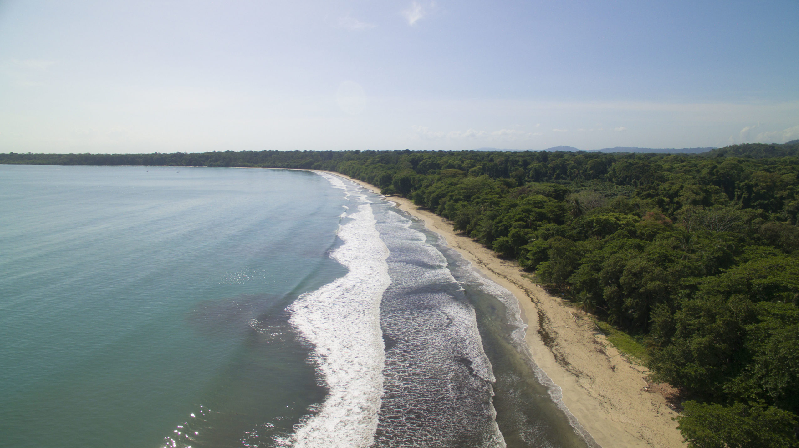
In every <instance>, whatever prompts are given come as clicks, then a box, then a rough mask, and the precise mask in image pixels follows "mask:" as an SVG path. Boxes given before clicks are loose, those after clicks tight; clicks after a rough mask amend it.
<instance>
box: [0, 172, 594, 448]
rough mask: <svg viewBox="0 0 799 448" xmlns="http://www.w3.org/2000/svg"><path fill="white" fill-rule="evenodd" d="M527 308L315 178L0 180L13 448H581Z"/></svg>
mask: <svg viewBox="0 0 799 448" xmlns="http://www.w3.org/2000/svg"><path fill="white" fill-rule="evenodd" d="M523 336H524V326H523V324H522V323H521V320H520V318H519V310H518V304H516V302H515V299H513V297H512V296H511V295H510V293H508V292H507V291H506V290H504V289H503V288H501V287H499V286H498V285H496V284H494V283H492V282H491V281H489V280H487V279H485V278H483V277H482V276H481V275H480V274H479V273H478V272H476V271H475V270H473V269H472V267H471V266H470V265H469V264H468V263H466V262H465V261H464V260H463V259H462V258H461V257H460V256H459V255H458V254H457V253H456V252H454V251H453V250H451V249H449V248H448V247H447V246H446V244H445V243H444V242H443V241H441V240H440V238H439V237H438V236H437V235H435V234H432V233H430V232H428V231H427V230H425V229H424V228H423V226H422V225H421V224H420V223H419V222H416V221H414V220H412V219H411V218H410V217H408V216H407V215H404V214H403V213H401V212H399V211H398V210H397V209H396V208H395V207H394V205H393V204H392V203H391V202H389V201H386V200H385V199H384V198H382V197H380V196H378V195H374V194H372V193H369V192H367V191H365V190H363V189H362V188H360V187H357V186H356V185H353V184H352V183H350V182H348V181H345V180H342V179H340V178H338V177H334V176H330V175H321V174H316V173H310V172H302V171H286V170H258V169H216V168H213V169H212V168H183V167H181V168H164V167H57V166H44V167H37V166H2V165H0V446H2V447H76V448H77V447H82V448H85V447H109V446H113V447H119V448H126V447H136V448H140V447H152V448H156V447H164V446H169V447H189V446H191V447H195V448H198V447H207V448H216V447H274V446H277V447H281V446H296V447H367V446H377V447H394V446H396V447H406V446H417V447H476V446H483V447H494V446H509V447H527V446H530V447H532V446H552V447H580V446H592V445H593V442H592V441H591V439H590V436H588V435H586V434H584V432H583V431H582V429H581V428H580V426H579V424H578V423H577V422H576V421H574V419H573V418H572V417H571V416H570V415H569V414H568V412H567V411H566V410H565V408H563V406H562V405H561V404H560V403H559V399H558V397H559V389H558V388H557V387H556V386H554V385H552V384H550V382H549V380H548V379H547V378H546V376H545V375H543V373H541V372H540V371H539V370H538V369H537V368H536V367H535V365H534V364H533V363H532V361H531V359H530V357H529V355H528V353H527V352H526V349H525V347H524V343H523Z"/></svg>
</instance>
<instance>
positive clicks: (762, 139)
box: [744, 125, 799, 143]
mask: <svg viewBox="0 0 799 448" xmlns="http://www.w3.org/2000/svg"><path fill="white" fill-rule="evenodd" d="M744 129H746V128H744ZM750 130H751V129H750ZM796 139H799V125H796V126H793V127H790V128H788V129H783V130H782V131H773V132H761V133H759V134H757V137H756V138H755V141H756V142H758V143H785V142H787V141H791V140H796Z"/></svg>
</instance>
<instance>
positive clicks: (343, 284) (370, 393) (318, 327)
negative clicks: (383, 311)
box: [290, 176, 390, 447]
mask: <svg viewBox="0 0 799 448" xmlns="http://www.w3.org/2000/svg"><path fill="white" fill-rule="evenodd" d="M325 177H327V176H325ZM331 177H332V176H331ZM328 180H330V179H328ZM346 190H349V188H347V189H346ZM348 192H349V191H348ZM356 194H357V193H356ZM359 197H360V200H361V201H362V203H361V204H360V205H359V206H358V207H357V211H356V212H354V213H351V214H348V215H347V216H346V217H347V218H348V219H350V220H349V221H348V222H345V223H344V224H342V226H341V227H340V229H339V237H340V238H341V240H342V241H343V244H342V245H341V246H340V247H339V248H337V249H336V250H334V251H333V253H332V254H331V256H332V257H333V258H334V259H335V260H336V261H338V262H339V263H341V264H342V265H344V266H345V267H346V268H347V269H348V270H349V272H348V273H347V274H346V275H345V276H344V277H341V278H339V279H337V280H335V281H333V282H331V283H328V284H327V285H325V286H323V287H321V288H320V289H318V290H316V291H313V292H310V293H306V294H303V295H302V296H300V298H299V299H298V300H297V301H296V302H294V304H292V306H291V307H290V312H291V314H292V317H291V319H290V322H291V324H292V325H293V326H294V327H295V328H296V329H297V330H298V332H299V333H300V334H301V335H302V336H303V337H304V338H305V339H306V340H307V341H308V342H310V343H311V344H312V345H313V347H314V352H313V355H312V356H313V361H314V362H315V363H316V365H317V368H318V369H319V372H320V374H321V377H322V379H323V381H324V382H325V385H326V386H327V387H328V389H329V395H328V397H327V398H326V400H325V402H324V403H322V406H321V409H320V410H319V413H318V414H316V415H314V416H313V417H311V418H310V419H308V420H307V421H305V422H304V423H303V424H302V425H301V426H300V427H299V428H298V429H297V431H296V433H295V434H294V436H293V439H294V446H296V447H322V446H324V447H367V446H369V445H371V444H372V443H373V441H374V434H375V431H376V429H377V423H378V411H379V410H380V405H381V398H382V394H383V376H382V370H383V365H384V363H385V353H384V344H383V339H382V332H381V330H380V302H381V299H382V297H383V292H384V291H385V290H386V288H387V287H388V285H389V283H390V279H389V276H388V265H387V263H386V258H387V257H388V249H387V248H386V246H385V244H384V243H383V242H382V240H381V239H380V235H379V233H378V232H377V229H376V228H375V218H374V215H373V213H372V209H371V204H369V203H368V202H367V200H366V196H364V195H359Z"/></svg>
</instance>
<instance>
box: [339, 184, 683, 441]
mask: <svg viewBox="0 0 799 448" xmlns="http://www.w3.org/2000/svg"><path fill="white" fill-rule="evenodd" d="M331 174H334V175H337V176H341V177H344V178H347V179H349V180H351V181H353V182H355V183H358V184H360V185H362V186H364V187H366V188H368V189H370V190H372V191H374V192H376V193H379V192H380V190H379V188H377V187H375V186H373V185H370V184H367V183H365V182H362V181H359V180H356V179H352V178H350V177H347V176H344V175H342V174H339V173H331ZM391 200H392V201H394V202H396V203H397V205H398V207H399V208H400V209H401V210H403V211H405V212H407V213H409V214H410V215H412V216H414V217H416V218H418V219H420V220H422V221H423V222H424V223H425V226H426V227H427V228H428V229H430V230H432V231H434V232H436V233H438V234H440V235H441V236H443V237H444V239H445V240H446V241H447V244H449V246H450V247H452V248H453V249H455V250H457V251H458V252H460V253H461V254H462V255H463V257H464V258H466V259H467V260H469V261H470V262H471V263H472V264H473V265H474V266H476V267H477V268H478V269H480V270H481V272H483V273H484V274H485V275H486V276H487V277H489V278H491V279H492V280H493V281H495V282H497V283H498V284H500V285H502V286H503V287H505V288H507V289H508V290H509V291H511V292H512V293H513V295H514V296H516V298H517V300H519V304H520V305H521V308H522V311H523V314H524V316H523V318H524V320H525V322H526V323H527V324H528V325H529V327H528V329H527V336H526V339H527V344H528V346H529V347H530V350H531V352H532V354H533V358H534V360H535V362H536V364H537V365H538V366H539V367H540V368H541V369H542V370H543V371H544V372H545V373H546V374H547V375H548V376H549V377H550V378H551V379H552V380H553V381H554V382H555V384H557V385H558V386H560V387H561V389H562V391H563V402H564V404H565V405H566V406H567V407H568V408H569V410H570V411H571V413H572V414H573V415H574V416H575V417H576V418H577V419H578V420H579V422H580V424H581V425H582V426H583V427H584V428H585V429H586V430H587V431H588V432H589V433H590V434H591V435H592V437H593V438H594V440H595V441H596V442H597V443H599V444H600V445H602V446H604V447H674V446H683V443H682V436H681V435H680V432H679V431H678V430H677V424H676V422H674V421H673V420H672V418H673V417H675V416H676V415H677V414H676V413H675V412H674V411H672V410H671V409H670V408H669V407H668V406H667V404H666V400H665V399H664V398H663V397H662V396H661V395H659V394H656V393H650V392H649V391H648V390H647V383H646V381H645V377H646V375H647V373H648V371H647V369H646V368H644V367H642V366H639V365H635V364H631V363H630V362H628V361H627V359H626V358H624V357H623V356H621V355H620V354H619V352H618V351H617V350H616V349H615V347H613V346H612V345H611V344H610V343H608V342H607V339H606V338H605V336H604V335H601V334H597V332H596V330H595V327H594V324H593V322H592V320H591V318H590V316H588V315H587V314H585V313H584V312H582V311H580V310H577V309H574V308H572V307H570V306H568V305H567V303H566V302H565V301H564V300H562V299H560V298H557V297H554V296H552V295H550V294H548V293H547V292H546V291H544V290H543V289H542V288H541V287H540V286H538V285H537V284H535V283H533V282H532V281H530V280H529V279H528V278H527V277H525V276H523V274H524V271H523V270H522V269H521V268H520V267H519V266H518V264H516V262H512V261H507V260H502V259H499V258H497V257H496V255H495V254H494V252H492V251H491V250H489V249H487V248H485V247H483V246H482V245H480V244H479V243H477V242H475V241H473V240H471V239H470V238H468V237H465V236H462V235H459V234H457V233H456V232H455V230H454V229H453V227H452V225H451V224H450V223H449V222H447V221H446V220H444V219H443V218H441V217H440V216H437V215H435V214H433V213H431V212H429V211H426V210H422V209H420V208H419V207H417V206H416V205H414V204H413V202H412V201H410V200H408V199H405V198H401V197H391ZM542 335H544V336H545V337H542ZM545 339H546V340H547V343H548V344H547V343H545Z"/></svg>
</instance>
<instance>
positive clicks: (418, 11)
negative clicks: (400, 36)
mask: <svg viewBox="0 0 799 448" xmlns="http://www.w3.org/2000/svg"><path fill="white" fill-rule="evenodd" d="M402 15H403V16H405V19H406V20H408V25H410V26H413V25H415V24H416V22H418V21H419V20H420V19H422V18H423V17H424V16H426V15H427V11H426V10H425V8H424V7H422V5H421V4H420V3H419V2H416V1H414V2H413V3H411V6H410V7H409V8H408V9H406V10H405V11H403V12H402Z"/></svg>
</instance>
